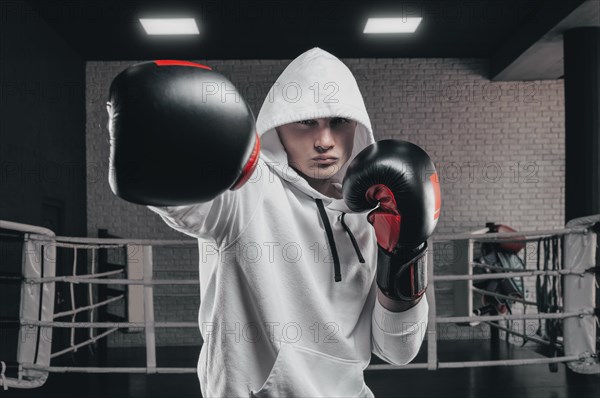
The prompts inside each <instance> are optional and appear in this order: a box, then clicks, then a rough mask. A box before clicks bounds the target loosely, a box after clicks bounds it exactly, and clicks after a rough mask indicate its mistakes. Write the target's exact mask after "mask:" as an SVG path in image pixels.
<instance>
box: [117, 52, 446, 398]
mask: <svg viewBox="0 0 600 398" xmlns="http://www.w3.org/2000/svg"><path fill="white" fill-rule="evenodd" d="M111 90H112V89H111ZM215 106H219V104H216V105H215ZM111 117H112V115H111ZM114 124H115V123H114V122H113V125H114ZM256 132H257V135H258V137H260V156H259V157H258V158H257V160H256V162H255V164H251V162H250V161H248V163H246V166H245V167H244V172H245V173H246V174H248V175H244V176H241V177H240V180H243V181H246V182H245V183H243V184H242V185H241V187H240V184H239V182H238V183H236V188H237V189H235V190H226V191H224V192H222V193H219V194H218V195H217V196H216V197H214V198H211V199H210V200H208V201H203V202H202V203H193V204H186V205H175V206H164V205H151V204H153V203H155V202H156V201H155V202H152V201H151V200H140V201H138V203H144V204H148V205H149V206H148V208H149V209H150V210H152V211H154V212H156V213H157V214H159V215H160V216H161V218H162V219H163V220H164V222H165V223H166V224H167V225H169V226H170V227H172V228H173V229H175V230H178V231H180V232H182V233H185V234H187V235H190V236H193V237H196V238H198V239H199V248H200V292H201V304H200V311H199V323H200V327H201V333H202V337H203V339H204V344H203V346H202V349H201V353H200V358H199V362H198V376H199V380H200V386H201V390H202V395H203V396H204V397H217V396H219V397H222V396H245V397H248V396H251V397H252V396H255V397H272V396H298V397H330V396H340V397H342V396H343V397H372V396H373V394H372V392H371V390H370V389H369V388H368V387H367V385H366V384H365V383H364V378H363V370H364V368H365V367H366V366H367V365H368V364H369V361H370V358H371V353H372V352H373V353H375V354H376V355H378V356H380V357H381V358H382V359H384V360H386V361H388V362H390V363H393V364H406V363H408V362H410V361H411V360H412V359H413V358H414V357H415V355H416V354H417V352H418V350H419V348H420V345H421V343H422V341H423V337H424V333H425V329H426V325H427V314H428V304H427V301H426V299H425V296H424V295H423V293H424V291H425V282H424V280H423V279H424V276H423V275H424V274H423V273H424V262H423V258H424V253H425V249H426V247H425V244H424V243H423V244H421V242H423V240H426V238H427V236H428V234H429V233H431V231H432V229H430V230H428V231H427V232H426V233H425V234H424V235H422V236H421V235H419V234H417V233H413V232H412V231H411V228H412V227H411V226H407V227H405V224H403V229H402V231H403V232H404V233H403V234H401V236H417V235H419V238H418V239H420V241H419V242H418V247H417V246H415V247H416V248H417V249H415V250H413V251H410V253H409V256H408V257H407V258H404V259H403V261H404V260H407V259H412V258H415V259H417V258H418V259H420V260H419V264H420V265H419V267H420V268H419V270H418V271H419V272H420V273H419V275H421V277H420V278H421V279H418V280H416V282H414V286H413V285H411V286H409V289H408V290H404V291H405V292H406V291H409V290H410V291H413V290H414V292H413V293H414V295H412V296H411V294H409V293H406V295H407V296H410V297H403V296H402V294H400V295H397V296H394V294H393V293H391V292H393V291H394V286H391V285H393V284H394V282H393V276H394V275H395V273H396V271H394V272H392V271H390V270H391V269H392V268H393V267H394V266H395V265H394V263H393V261H387V263H386V262H385V261H383V260H382V259H383V258H384V257H385V256H383V255H382V254H381V251H382V250H383V249H382V247H383V246H384V244H383V243H382V242H383V240H386V241H393V242H392V244H391V246H390V247H389V248H388V249H389V251H390V253H391V252H392V250H393V249H394V247H393V246H394V245H396V244H397V243H398V239H395V240H394V239H387V235H390V234H392V233H391V232H389V231H392V232H393V231H394V229H396V232H398V231H399V226H400V224H399V220H400V215H398V214H397V212H396V211H395V210H394V209H395V205H394V206H390V205H389V204H390V203H392V202H393V195H392V198H391V199H392V200H391V201H390V194H389V190H386V189H383V190H381V189H379V188H380V187H381V186H379V185H378V187H379V188H377V189H375V190H370V191H369V192H367V194H366V195H367V196H369V195H371V197H373V198H376V199H374V201H373V202H371V203H375V204H377V203H379V204H380V205H379V207H378V209H377V210H376V211H378V212H379V213H373V211H372V212H371V213H369V218H368V220H367V214H366V213H365V212H364V211H362V210H371V209H372V208H373V207H375V206H374V205H371V206H370V207H365V208H364V209H362V210H361V211H358V212H356V211H352V209H350V208H349V207H348V203H347V202H346V201H345V200H344V199H343V198H342V197H343V196H345V195H343V194H344V193H345V191H346V185H347V186H348V187H349V188H348V189H352V190H354V191H356V190H360V189H361V188H357V187H358V186H359V185H360V183H361V182H362V181H365V180H366V179H367V178H366V177H365V176H362V175H360V174H361V173H364V172H370V173H377V170H374V169H377V168H378V167H379V166H378V165H373V164H372V163H368V162H369V159H371V158H376V157H377V156H376V154H375V155H373V156H370V157H368V158H369V159H366V160H365V161H364V163H362V164H361V165H358V166H356V167H354V170H353V171H352V173H353V177H352V181H350V182H344V177H345V176H346V174H347V171H348V168H349V165H350V163H351V161H352V160H353V159H355V158H356V157H357V155H358V154H359V153H361V151H363V150H365V148H367V147H370V146H371V144H373V143H374V137H373V132H372V129H371V124H370V120H369V117H368V115H367V111H366V108H365V105H364V102H363V98H362V95H361V93H360V90H359V88H358V85H357V83H356V80H355V79H354V77H353V75H352V73H351V72H350V70H349V69H348V68H347V67H346V66H345V65H344V64H343V63H342V62H341V61H340V60H339V59H338V58H336V57H335V56H333V55H332V54H330V53H328V52H326V51H324V50H322V49H320V48H316V47H315V48H313V49H311V50H308V51H306V52H305V53H303V54H301V55H300V56H298V57H297V58H296V59H294V60H293V61H292V62H291V63H290V64H289V65H288V66H287V68H286V69H285V70H284V71H283V73H282V74H281V75H280V76H279V78H278V79H277V81H276V82H275V83H274V85H273V87H272V88H271V90H270V92H269V94H268V95H267V97H266V98H265V101H264V103H263V106H262V108H261V110H260V113H259V115H258V117H257V120H256ZM217 133H218V132H215V134H217ZM223 133H224V134H227V129H225V128H224V129H223ZM174 134H177V131H175V132H174ZM115 137H116V134H113V138H115ZM117 138H118V137H117ZM168 139H169V140H170V141H172V140H174V139H176V138H174V137H173V136H169V138H168ZM115 145H116V144H115ZM247 145H248V146H247V148H248V150H246V151H245V152H244V153H245V154H246V155H244V156H245V157H244V159H247V158H248V157H247V156H248V155H247V154H248V153H250V149H252V153H256V150H257V147H258V146H259V145H258V141H257V142H256V143H254V144H252V142H250V141H249V143H248V144H247ZM180 146H181V150H182V151H186V150H187V148H188V147H189V146H190V145H189V144H187V143H186V142H182V143H181V145H180ZM193 147H194V148H195V149H194V150H197V151H198V156H203V155H204V154H206V155H207V156H209V155H210V152H213V151H220V150H222V149H224V148H214V147H204V148H202V147H199V146H193ZM253 148H254V149H253ZM382 152H383V151H382ZM115 153H118V152H116V151H115ZM423 153H424V152H423ZM170 156H173V155H172V154H171V155H170ZM224 158H225V159H221V160H220V164H224V163H226V162H227V161H228V159H227V155H225V156H224ZM250 158H251V159H253V157H252V156H251V157H250ZM250 164H251V165H250ZM164 167H169V165H168V164H167V165H165V166H164ZM173 175H175V173H174V174H173ZM342 182H344V187H343V189H342ZM191 183H192V186H195V185H197V184H202V180H201V179H199V180H198V181H192V182H191ZM115 185H117V184H116V183H115V182H113V190H114V191H115V193H118V192H119V189H117V188H115ZM155 185H156V184H155ZM229 185H231V183H228V186H229ZM363 185H364V184H363ZM372 185H373V184H370V185H369V186H372ZM389 185H391V184H389ZM369 186H364V187H363V188H364V189H365V190H366V189H367V188H368V187H369ZM172 189H173V190H177V189H178V187H177V186H175V187H173V188H172ZM386 195H387V196H386ZM438 195H439V192H438ZM358 196H359V197H361V198H363V197H365V194H364V193H360V194H359V195H358ZM410 200H413V199H410ZM349 202H350V201H349ZM426 202H427V205H428V206H429V203H430V202H431V201H429V200H428V201H426ZM165 203H167V202H165ZM436 205H437V208H438V209H439V200H436ZM358 208H360V205H357V206H354V207H353V209H354V210H356V209H358ZM394 217H395V218H394ZM436 217H437V215H436ZM395 222H398V225H397V228H396V227H394V223H395ZM369 223H370V224H372V225H373V227H376V228H377V226H379V228H380V229H379V232H377V231H376V228H375V229H374V228H373V227H372V226H371V225H369ZM390 226H391V227H390ZM417 228H421V227H420V226H419V227H417ZM382 231H383V232H382ZM386 231H387V232H386ZM384 235H385V238H384V239H380V238H381V237H382V236H384ZM396 238H397V236H396ZM378 252H379V253H380V254H379V255H378ZM386 256H387V254H386ZM378 257H379V260H378ZM405 257H406V256H405ZM390 258H392V257H390ZM378 261H380V264H379V265H378ZM416 262H417V260H415V264H416ZM396 266H397V265H396ZM411 266H412V265H411ZM378 267H379V268H385V272H383V271H381V272H380V275H379V276H378V275H377V272H378ZM390 267H392V268H390ZM414 267H415V268H414V269H413V271H414V274H415V275H417V271H416V269H417V268H416V265H415V266H414ZM411 272H412V271H411ZM383 274H385V275H383ZM386 278H388V279H386ZM389 278H392V279H389ZM389 281H392V283H391V285H390V283H388V282H389ZM411 283H412V282H409V284H411ZM415 286H416V288H415V289H413V287H415ZM382 289H383V290H385V293H384V292H383V291H382ZM399 290H402V289H399ZM377 297H379V299H377ZM401 297H402V298H401Z"/></svg>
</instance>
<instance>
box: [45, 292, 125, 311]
mask: <svg viewBox="0 0 600 398" xmlns="http://www.w3.org/2000/svg"><path fill="white" fill-rule="evenodd" d="M90 286H92V285H90ZM123 298H125V295H124V294H121V295H118V296H115V297H111V298H109V299H107V300H104V301H100V302H98V303H94V304H92V305H88V306H85V307H79V308H77V309H76V310H72V311H63V312H59V313H55V314H54V319H56V318H62V317H63V316H67V315H71V314H72V313H79V312H83V311H86V310H91V311H92V314H93V311H94V308H98V307H102V306H103V305H107V304H110V303H112V302H113V301H118V300H120V299H123Z"/></svg>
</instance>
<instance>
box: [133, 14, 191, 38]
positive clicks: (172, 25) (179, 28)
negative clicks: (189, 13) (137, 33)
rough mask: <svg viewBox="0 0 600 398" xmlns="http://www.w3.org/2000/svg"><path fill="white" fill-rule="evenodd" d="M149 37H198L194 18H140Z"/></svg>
mask: <svg viewBox="0 0 600 398" xmlns="http://www.w3.org/2000/svg"><path fill="white" fill-rule="evenodd" d="M140 22H141V24H142V26H143V27H144V29H145V30H146V33H147V34H149V35H197V34H199V32H198V26H197V25H196V21H195V20H194V18H140Z"/></svg>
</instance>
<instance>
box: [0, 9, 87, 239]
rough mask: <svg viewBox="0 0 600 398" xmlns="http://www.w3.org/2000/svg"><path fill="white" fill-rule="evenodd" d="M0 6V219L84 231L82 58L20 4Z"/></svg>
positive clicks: (77, 232) (80, 233) (76, 232)
mask: <svg viewBox="0 0 600 398" xmlns="http://www.w3.org/2000/svg"><path fill="white" fill-rule="evenodd" d="M0 7H1V8H0V62H1V66H0V75H1V91H0V219H2V220H8V221H14V222H20V223H26V224H34V225H41V226H46V227H49V228H51V229H52V230H54V231H55V232H56V233H57V234H66V235H71V236H85V234H86V172H85V170H86V162H85V62H84V61H83V59H82V58H81V57H80V56H79V55H78V54H77V53H75V52H74V51H73V49H71V48H70V47H69V46H68V45H67V44H66V43H65V42H64V41H63V40H62V39H61V38H60V37H59V36H58V35H57V34H56V32H55V31H53V30H52V29H51V28H50V27H49V26H48V25H47V24H46V23H45V22H44V21H42V20H41V19H40V18H39V17H38V16H37V15H36V14H35V13H34V12H33V11H32V10H31V8H30V7H29V5H28V4H26V3H25V2H22V1H2V2H1V3H0Z"/></svg>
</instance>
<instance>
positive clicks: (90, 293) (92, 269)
mask: <svg viewBox="0 0 600 398" xmlns="http://www.w3.org/2000/svg"><path fill="white" fill-rule="evenodd" d="M96 251H97V249H95V248H92V262H91V263H90V270H89V272H90V274H91V275H94V274H95V272H96ZM93 287H94V285H92V284H91V283H90V284H89V285H88V303H93V302H94V294H93ZM121 297H124V295H120V296H117V297H113V298H112V299H108V300H104V302H103V303H97V304H91V305H89V306H88V307H89V310H90V315H89V317H90V321H91V322H94V320H95V319H94V314H95V311H94V309H95V308H96V307H98V306H100V305H104V304H108V303H110V302H112V301H116V300H113V299H117V298H121ZM54 318H55V319H56V316H55V317H54ZM88 330H89V332H88V335H89V338H90V339H94V329H93V328H89V329H88ZM94 341H95V340H94Z"/></svg>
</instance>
